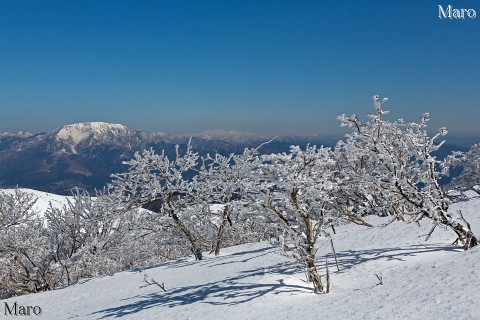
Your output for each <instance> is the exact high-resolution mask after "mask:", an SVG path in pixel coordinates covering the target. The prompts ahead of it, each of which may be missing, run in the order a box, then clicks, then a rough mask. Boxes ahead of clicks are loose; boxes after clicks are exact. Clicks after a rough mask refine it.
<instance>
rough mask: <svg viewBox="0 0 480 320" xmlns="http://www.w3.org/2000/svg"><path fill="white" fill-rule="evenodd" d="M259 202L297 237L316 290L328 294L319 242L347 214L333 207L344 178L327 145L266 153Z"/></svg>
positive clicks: (295, 242)
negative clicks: (340, 177) (318, 255)
mask: <svg viewBox="0 0 480 320" xmlns="http://www.w3.org/2000/svg"><path fill="white" fill-rule="evenodd" d="M257 166H258V169H257V172H256V173H257V175H256V178H257V181H256V190H257V192H258V196H257V199H256V200H257V203H258V204H259V205H260V206H261V207H262V208H264V209H266V210H267V211H266V213H268V214H269V217H270V219H272V220H274V221H276V222H277V225H279V226H281V227H282V228H283V229H284V230H285V231H286V232H287V233H286V236H289V237H290V238H291V239H292V240H293V245H294V256H295V257H296V258H297V259H298V260H299V261H302V262H303V263H304V265H305V272H306V275H307V280H308V281H309V282H311V283H312V284H313V286H314V289H315V292H316V293H327V292H328V290H329V288H328V286H325V285H324V283H323V282H322V279H321V276H320V274H319V272H318V270H317V266H316V262H315V254H316V252H317V248H316V243H317V240H318V237H319V236H321V235H324V236H329V234H328V232H327V229H328V228H329V227H331V226H332V225H334V224H336V223H338V222H339V221H340V220H341V219H342V217H341V215H340V214H339V212H338V211H337V210H335V208H334V207H333V206H332V198H333V194H334V191H335V190H336V188H337V186H338V183H339V180H338V179H337V177H336V170H335V169H336V167H335V161H334V157H333V153H332V151H331V150H330V149H327V148H317V147H315V146H313V147H312V146H307V148H306V149H305V150H302V149H301V148H299V147H295V146H294V147H292V149H291V151H290V153H283V154H271V155H267V156H262V157H261V158H260V159H259V160H258V162H257Z"/></svg>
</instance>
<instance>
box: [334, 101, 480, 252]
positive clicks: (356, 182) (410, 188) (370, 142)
mask: <svg viewBox="0 0 480 320" xmlns="http://www.w3.org/2000/svg"><path fill="white" fill-rule="evenodd" d="M386 101H387V99H382V100H381V99H380V98H379V97H378V96H374V106H375V113H374V114H371V115H369V118H370V120H369V121H367V122H363V121H361V120H360V119H359V118H358V117H357V116H356V115H352V116H349V117H347V116H345V115H341V116H339V118H338V119H339V120H340V122H341V123H342V125H343V126H347V127H349V128H351V129H352V132H351V133H350V134H348V135H347V136H346V139H345V140H344V141H340V142H339V143H338V145H337V148H336V149H337V152H338V153H340V154H343V155H341V157H342V163H341V169H342V173H343V175H345V176H346V177H348V179H349V180H350V183H349V184H347V188H348V189H346V190H349V191H350V192H351V194H352V199H353V201H351V202H352V203H350V204H347V206H346V208H347V210H350V211H351V212H354V213H361V214H370V213H376V214H380V215H395V216H396V217H398V218H400V219H401V218H402V217H404V216H409V217H412V219H413V220H414V221H417V222H418V221H420V220H422V219H426V218H427V219H431V220H432V221H433V223H434V227H435V226H437V225H440V226H443V227H448V228H450V229H451V230H453V231H454V232H455V233H456V235H457V241H460V242H461V243H462V244H463V247H464V249H465V250H466V249H469V248H471V247H474V246H476V245H477V244H478V242H477V238H476V237H475V235H474V234H473V232H472V230H471V229H470V226H469V224H468V223H467V222H466V221H465V219H464V218H463V216H460V217H454V216H453V215H452V213H451V212H449V211H448V208H449V199H448V197H447V196H446V195H445V193H444V191H443V190H442V188H441V187H440V185H439V183H438V180H439V178H440V176H441V175H442V174H446V173H447V172H448V165H446V163H445V162H442V161H439V160H437V159H436V158H435V156H433V155H432V153H433V152H434V151H436V150H438V149H439V148H440V147H441V146H442V144H443V143H444V141H439V139H440V138H441V137H443V136H444V135H446V134H447V131H446V130H445V128H441V129H440V130H439V131H438V132H437V133H436V134H434V135H433V136H431V137H430V136H429V135H428V133H427V122H428V120H429V115H428V114H424V115H423V116H422V118H421V119H420V121H419V122H418V123H416V122H412V123H407V122H405V121H404V120H402V119H400V120H397V121H394V122H391V121H388V120H385V119H384V115H385V114H387V113H388V111H385V110H384V109H383V104H384V103H385V102H386ZM432 231H433V229H432Z"/></svg>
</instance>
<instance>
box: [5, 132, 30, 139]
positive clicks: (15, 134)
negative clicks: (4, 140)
mask: <svg viewBox="0 0 480 320" xmlns="http://www.w3.org/2000/svg"><path fill="white" fill-rule="evenodd" d="M31 136H33V133H31V132H28V131H18V132H0V137H20V138H28V137H31Z"/></svg>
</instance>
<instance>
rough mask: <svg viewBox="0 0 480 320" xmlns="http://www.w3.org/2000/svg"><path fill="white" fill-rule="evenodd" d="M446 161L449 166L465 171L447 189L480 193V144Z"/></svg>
mask: <svg viewBox="0 0 480 320" xmlns="http://www.w3.org/2000/svg"><path fill="white" fill-rule="evenodd" d="M446 160H447V164H450V165H452V166H456V167H461V168H462V169H463V170H462V172H461V173H460V175H459V176H457V177H454V178H453V179H452V181H451V182H450V183H448V184H447V186H446V188H447V189H455V188H460V189H464V190H465V189H473V190H475V191H476V192H480V188H479V187H478V186H479V185H480V144H475V145H473V146H472V147H471V148H470V150H468V151H467V152H465V153H459V152H457V153H456V154H455V155H453V156H451V157H449V158H447V159H446Z"/></svg>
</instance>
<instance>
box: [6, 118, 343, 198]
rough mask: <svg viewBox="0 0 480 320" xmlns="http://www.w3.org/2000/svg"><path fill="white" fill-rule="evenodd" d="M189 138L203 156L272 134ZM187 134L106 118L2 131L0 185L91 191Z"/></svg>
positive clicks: (292, 139)
mask: <svg viewBox="0 0 480 320" xmlns="http://www.w3.org/2000/svg"><path fill="white" fill-rule="evenodd" d="M191 136H192V144H193V148H194V150H195V151H197V152H199V153H200V154H202V155H204V154H207V153H210V154H212V153H215V152H218V153H221V154H229V153H232V152H237V153H238V152H242V151H243V149H244V148H246V147H255V146H258V145H259V144H261V143H262V142H265V141H268V140H270V139H271V138H273V137H274V136H273V135H266V134H255V133H245V132H237V131H224V130H216V131H207V132H202V133H199V134H193V135H191ZM189 138H190V136H174V135H170V134H167V133H163V132H153V133H152V132H144V131H139V130H133V129H130V128H128V127H126V126H124V125H121V124H111V123H104V122H87V123H77V124H71V125H66V126H63V127H60V128H58V129H56V130H55V131H53V132H50V133H29V132H17V133H0V187H2V188H11V187H15V186H17V185H18V186H20V187H25V188H33V189H36V190H41V191H46V192H53V193H57V194H70V190H71V189H72V188H73V187H74V186H79V187H82V188H86V189H87V190H89V191H93V190H94V189H95V188H102V187H103V186H104V185H105V184H106V183H108V182H109V181H110V175H111V174H112V173H118V172H124V171H125V170H126V166H125V165H123V164H122V162H123V161H125V160H129V159H131V158H132V157H133V155H134V153H135V152H136V151H141V150H144V149H147V148H153V149H154V150H156V151H157V152H160V151H161V150H165V152H166V154H167V155H169V156H172V157H173V156H174V154H175V153H174V152H175V145H176V144H178V145H180V147H181V148H185V147H186V144H187V142H188V139H189ZM338 139H339V137H338V136H331V137H322V136H316V135H310V136H288V137H278V138H276V139H275V140H274V141H272V142H271V143H269V144H267V145H265V146H264V147H262V149H261V152H263V153H272V152H283V151H288V149H289V147H290V146H291V145H300V146H305V145H306V144H307V143H311V144H316V145H325V146H333V145H334V144H335V143H336V142H337V141H338Z"/></svg>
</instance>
